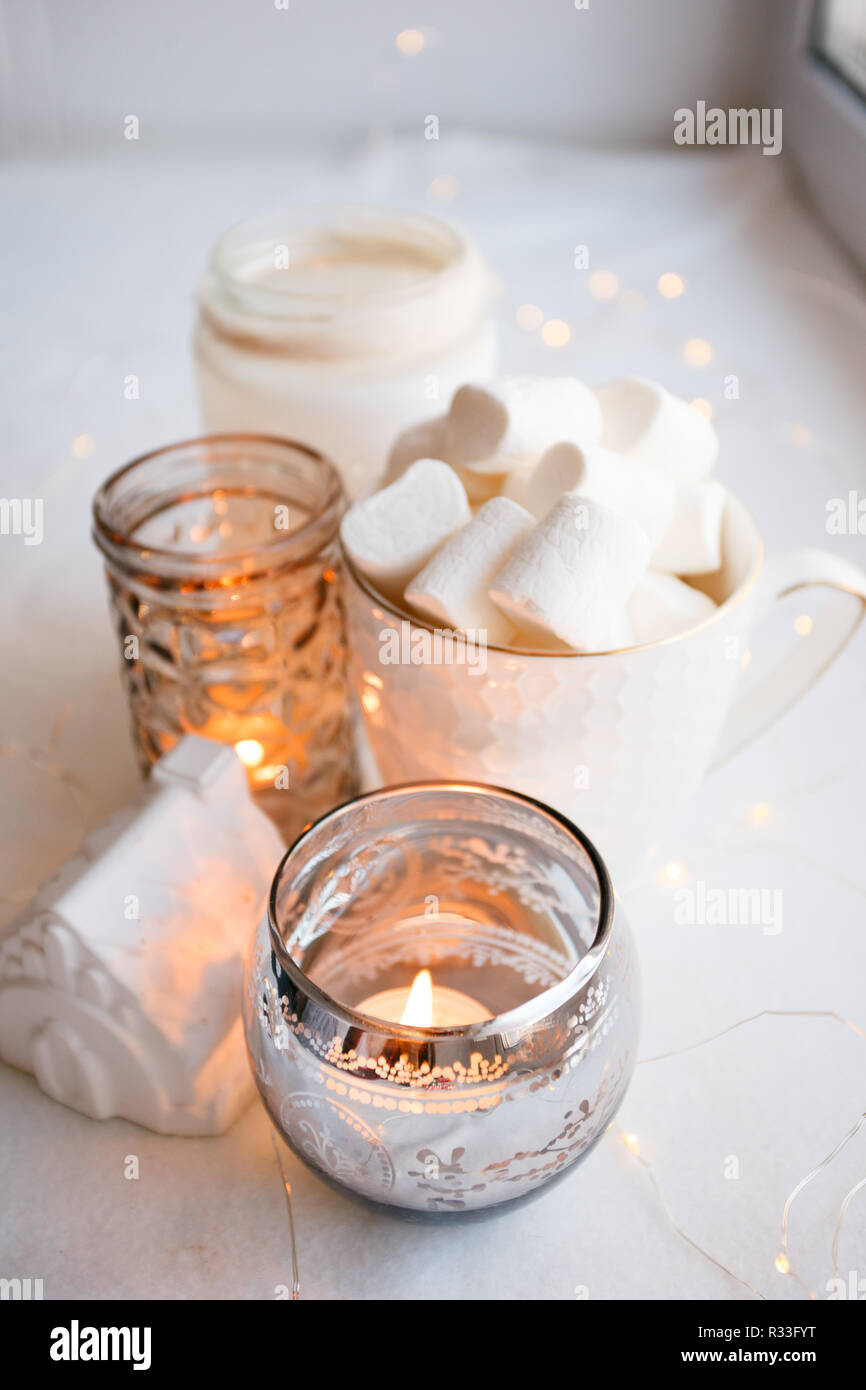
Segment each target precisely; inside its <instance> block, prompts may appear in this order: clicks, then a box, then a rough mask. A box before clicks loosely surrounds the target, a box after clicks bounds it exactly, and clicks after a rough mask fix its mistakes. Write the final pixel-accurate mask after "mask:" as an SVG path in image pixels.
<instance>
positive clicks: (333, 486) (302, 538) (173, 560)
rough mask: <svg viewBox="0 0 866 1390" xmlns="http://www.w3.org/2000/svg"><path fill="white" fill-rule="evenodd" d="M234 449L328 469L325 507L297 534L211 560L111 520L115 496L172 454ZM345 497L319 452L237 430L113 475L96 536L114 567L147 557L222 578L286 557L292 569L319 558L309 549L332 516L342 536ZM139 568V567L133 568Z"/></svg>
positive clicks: (189, 442) (96, 504)
mask: <svg viewBox="0 0 866 1390" xmlns="http://www.w3.org/2000/svg"><path fill="white" fill-rule="evenodd" d="M231 445H238V446H243V445H248V446H249V445H266V446H268V447H269V448H271V449H275V450H278V451H280V450H285V451H289V450H291V452H292V453H294V454H301V455H303V456H304V457H305V458H306V459H308V460H309V461H310V462H311V463H313V464H315V465H316V466H317V467H320V468H321V469H322V474H323V477H324V478H325V479H326V482H327V490H326V493H325V497H324V500H323V502H322V503H321V505H320V506H319V507H317V509H316V511H315V513H314V514H313V515H312V516H310V517H309V518H308V519H307V520H306V521H304V522H303V523H302V524H301V525H300V526H297V527H295V528H294V529H293V530H291V531H286V532H285V533H283V534H275V535H274V536H273V538H269V539H268V540H265V541H260V542H257V543H256V544H255V545H254V546H244V547H242V548H240V549H238V550H221V551H218V552H217V553H215V554H211V555H207V554H202V553H201V552H199V551H194V550H181V549H178V548H177V547H176V546H175V547H172V548H170V549H169V548H166V547H164V546H157V545H149V544H142V542H141V541H140V540H136V539H135V537H134V535H132V534H130V533H129V531H128V530H125V529H122V528H120V529H118V528H117V527H115V526H114V525H113V524H112V521H111V517H110V507H111V505H112V501H113V498H112V492H113V490H116V489H117V487H118V485H119V484H121V483H122V481H123V480H124V479H126V478H128V477H129V475H130V474H131V473H132V472H133V471H134V470H135V469H138V468H141V467H142V466H143V465H145V464H148V463H151V462H153V461H154V460H157V459H161V458H163V459H164V458H167V457H169V456H170V455H172V454H180V453H182V452H184V451H189V452H192V451H196V450H200V451H205V450H207V449H208V448H211V449H213V448H215V447H219V446H231ZM192 495H195V496H204V495H206V494H205V492H202V493H195V494H192ZM344 497H345V494H344V491H343V484H342V481H341V479H340V475H339V473H338V472H337V469H336V468H335V466H334V464H333V463H332V462H331V460H330V459H329V458H327V457H326V456H325V455H324V454H322V453H320V452H319V450H318V449H314V448H313V447H312V446H311V445H309V444H302V443H301V442H300V441H299V440H294V439H286V438H283V437H281V436H280V435H271V434H258V433H256V432H255V431H242V430H238V431H234V430H232V431H226V432H223V433H218V434H202V435H193V436H191V437H190V438H188V439H181V440H177V441H176V442H174V443H171V444H162V445H160V446H159V447H158V448H156V449H148V450H147V451H146V452H145V453H143V454H138V455H136V457H135V458H133V459H130V460H129V462H128V463H124V464H122V465H121V466H120V467H119V468H116V469H115V470H114V472H113V473H110V474H109V476H108V477H107V478H105V479H104V481H103V482H102V483H101V484H100V486H99V487H98V488H97V490H96V493H95V494H94V497H93V503H92V509H91V514H92V521H93V531H92V534H93V540H94V542H95V544H96V546H97V547H98V549H99V550H100V551H101V552H102V553H103V555H105V556H106V558H107V559H108V560H111V561H117V560H118V559H120V558H121V557H129V560H130V561H133V560H134V557H140V556H141V555H142V554H145V553H146V554H147V556H148V558H149V559H153V560H156V561H160V560H162V561H164V562H166V563H167V564H168V565H169V566H170V567H171V568H177V569H182V568H183V567H184V566H190V567H194V568H195V569H197V570H201V571H203V572H204V573H205V574H213V573H217V572H218V571H219V570H220V569H222V568H224V567H225V566H226V565H227V564H229V565H230V564H232V563H233V562H237V561H240V560H243V559H244V558H245V557H248V556H249V555H250V554H251V553H255V554H262V555H263V556H264V557H266V559H270V558H271V557H277V556H283V557H284V558H283V563H284V564H285V563H289V562H290V561H291V559H292V558H293V557H294V556H295V555H296V556H297V558H301V557H303V556H304V555H306V554H307V553H314V550H315V549H318V548H319V547H318V545H316V546H315V547H314V549H313V551H312V552H308V548H307V544H306V543H307V542H308V541H315V540H316V532H317V530H318V529H319V528H320V527H321V525H322V522H323V521H324V520H326V518H327V517H328V515H329V513H331V512H333V514H334V515H333V533H334V534H336V532H337V529H338V525H339V508H340V504H341V502H342V501H343V500H344ZM178 500H181V499H180V498H179V499H178ZM136 567H137V566H136V565H135V564H134V563H133V564H132V568H136Z"/></svg>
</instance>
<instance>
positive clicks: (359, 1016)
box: [267, 778, 614, 1044]
mask: <svg viewBox="0 0 866 1390" xmlns="http://www.w3.org/2000/svg"><path fill="white" fill-rule="evenodd" d="M436 791H451V792H473V793H481V794H482V795H484V796H489V797H493V798H494V799H496V798H499V799H501V798H505V799H507V800H509V801H512V802H518V803H519V804H520V805H522V806H528V807H529V808H530V809H531V810H532V811H534V812H537V813H540V814H541V815H542V816H543V817H544V818H546V819H547V820H548V821H552V822H553V823H554V825H555V826H556V827H558V828H559V829H560V830H564V831H565V832H566V835H567V836H569V837H570V838H571V839H573V840H574V841H575V842H576V843H577V844H578V846H579V847H580V849H582V850H583V852H584V854H585V855H586V857H587V859H588V860H589V863H590V865H591V867H592V870H593V873H594V874H595V879H596V883H597V885H598V891H599V902H598V914H597V922H596V931H595V935H594V937H593V939H592V942H591V943H590V945H589V946H588V947H587V948H586V950H585V951H584V953H583V955H582V956H581V957H580V959H579V960H578V961H576V962H575V964H574V966H573V967H572V969H571V970H569V972H568V974H567V975H564V976H563V978H562V979H561V980H557V982H556V984H553V985H549V986H548V987H547V988H546V989H543V990H540V991H539V993H538V994H533V995H532V996H531V998H529V999H526V1000H524V1002H523V1003H522V1004H518V1005H517V1006H516V1007H515V1008H513V1009H508V1010H506V1012H505V1013H502V1014H495V1015H494V1016H493V1017H492V1018H490V1019H485V1020H484V1022H483V1023H473V1024H464V1025H462V1026H460V1025H452V1026H451V1027H444V1028H443V1027H435V1028H434V1027H433V1026H432V1025H431V1026H430V1027H427V1028H422V1027H418V1026H416V1025H414V1024H408V1023H391V1022H389V1021H388V1020H387V1019H382V1018H377V1017H376V1016H375V1015H374V1014H365V1013H361V1012H360V1011H359V1010H358V1009H354V1008H352V1007H351V1006H350V1005H348V1004H344V1003H343V1002H342V1000H339V999H335V998H334V997H333V995H330V994H328V993H327V991H326V990H324V989H322V988H321V986H320V985H317V984H316V983H315V982H314V981H313V980H311V979H310V977H309V976H308V975H307V973H306V972H305V971H304V969H303V968H302V967H301V966H300V965H299V964H298V962H297V961H296V960H295V959H294V957H293V956H292V955H291V954H290V952H289V951H288V949H287V947H286V943H285V941H284V940H283V937H282V935H281V933H280V928H279V925H278V920H277V894H278V892H279V890H280V888H281V887H282V886H283V882H284V879H285V877H286V871H287V869H288V866H289V860H290V859H291V858H292V856H293V855H294V854H295V853H296V852H297V851H298V850H299V849H300V848H301V847H302V846H303V844H304V842H305V841H306V840H307V839H308V838H309V837H310V836H311V835H312V834H313V833H314V832H315V831H316V830H318V829H320V828H321V827H322V826H324V825H325V824H326V823H327V822H328V821H329V820H331V819H333V818H334V817H338V816H342V815H343V814H344V813H345V812H346V811H347V810H349V808H351V807H355V806H359V805H363V804H365V803H367V804H369V803H371V802H375V801H385V800H388V799H389V798H390V797H392V796H393V795H395V794H399V793H402V792H436ZM267 918H268V932H269V935H270V939H271V946H272V949H273V951H274V954H275V956H276V958H277V960H278V961H279V963H280V966H281V968H282V969H283V970H284V971H285V972H286V974H287V975H288V976H289V977H290V979H291V980H292V982H293V984H294V985H295V986H296V987H299V988H300V989H302V990H303V992H304V994H305V995H306V996H307V997H308V998H309V999H311V1000H312V1001H313V1002H314V1003H315V1004H317V1005H318V1006H319V1008H321V1009H323V1010H324V1011H325V1012H326V1013H327V1014H329V1015H331V1016H334V1017H337V1018H339V1019H340V1021H341V1022H343V1023H345V1024H347V1025H348V1026H349V1027H352V1028H357V1029H358V1030H360V1031H361V1032H364V1033H368V1034H374V1035H377V1036H380V1037H389V1038H395V1039H400V1038H402V1039H405V1041H406V1042H411V1043H415V1044H423V1043H424V1042H429V1041H434V1042H446V1041H448V1040H450V1039H455V1040H460V1041H469V1042H473V1041H478V1042H482V1041H484V1040H486V1039H489V1038H490V1037H491V1036H495V1035H496V1034H500V1033H505V1032H512V1031H515V1030H520V1029H525V1028H526V1027H527V1026H530V1027H531V1026H534V1025H539V1024H541V1023H543V1022H544V1020H545V1019H547V1018H549V1017H550V1015H551V1014H553V1013H555V1012H556V1010H557V1009H559V1008H562V1007H563V1006H564V1005H565V1004H567V1003H568V1002H569V1000H570V999H572V998H573V997H574V996H575V994H577V993H578V992H579V991H580V990H581V989H583V988H584V987H585V986H586V984H587V983H588V982H589V980H590V979H591V978H592V977H593V975H594V974H595V972H596V970H597V969H598V967H599V965H600V964H601V961H602V959H603V958H604V955H605V953H606V951H607V947H608V945H609V942H610V937H611V932H612V930H613V920H614V889H613V884H612V882H611V879H610V874H609V873H608V870H607V866H606V865H605V863H604V860H603V859H602V857H601V855H600V854H599V852H598V850H597V849H596V847H595V845H594V844H593V842H592V841H591V840H590V839H589V837H588V836H586V835H584V833H583V831H582V830H580V829H578V827H577V826H576V825H575V824H574V822H573V821H571V820H569V819H568V817H567V816H564V815H562V813H561V812H560V811H557V810H555V809H554V808H553V807H552V806H547V805H546V804H545V803H544V802H543V801H539V800H538V799H537V798H536V797H533V796H527V795H526V793H524V792H518V791H514V790H512V789H511V788H509V787H499V786H495V785H494V784H492V783H486V782H452V781H448V780H447V779H435V778H434V779H430V780H425V781H419V782H397V783H394V784H392V785H389V786H387V787H378V788H376V790H374V791H370V792H362V793H361V795H360V796H356V797H353V798H352V799H351V800H349V801H344V802H343V803H342V804H341V805H340V806H335V807H333V808H332V809H331V810H330V811H327V812H325V814H324V815H322V816H319V818H318V819H317V820H315V821H312V822H311V823H310V824H309V825H308V826H306V827H305V828H304V830H302V831H301V834H300V835H299V836H298V837H297V839H295V840H294V841H293V843H292V844H291V845H290V846H289V848H288V849H287V850H286V852H285V854H284V855H283V857H282V859H281V860H280V862H279V864H278V865H277V869H276V872H275V873H274V877H273V881H272V883H271V887H270V891H269V893H268V900H267Z"/></svg>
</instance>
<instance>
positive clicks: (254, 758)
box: [235, 738, 265, 767]
mask: <svg viewBox="0 0 866 1390" xmlns="http://www.w3.org/2000/svg"><path fill="white" fill-rule="evenodd" d="M235 752H236V753H237V755H238V757H239V758H240V760H241V762H242V763H243V765H244V767H258V765H259V763H260V762H261V760H262V758H263V757H264V756H265V750H264V748H263V747H262V745H261V744H260V743H259V741H258V739H257V738H242V739H241V740H240V742H239V743H236V744H235Z"/></svg>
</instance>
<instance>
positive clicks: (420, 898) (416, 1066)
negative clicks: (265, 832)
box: [244, 782, 638, 1220]
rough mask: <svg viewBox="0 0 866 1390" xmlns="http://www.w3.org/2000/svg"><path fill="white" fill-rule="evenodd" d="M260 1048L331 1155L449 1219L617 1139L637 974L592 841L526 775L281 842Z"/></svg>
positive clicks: (254, 1052)
mask: <svg viewBox="0 0 866 1390" xmlns="http://www.w3.org/2000/svg"><path fill="white" fill-rule="evenodd" d="M244 1016H245V1027H246V1036H247V1044H248V1047H249V1052H250V1057H251V1062H252V1067H253V1071H254V1075H255V1078H256V1082H257V1085H258V1087H259V1090H260V1092H261V1095H262V1097H263V1099H264V1102H265V1105H266V1106H267V1109H268V1111H269V1112H270V1114H271V1116H272V1118H273V1120H274V1123H275V1124H276V1126H277V1127H278V1129H279V1130H280V1132H281V1133H282V1135H283V1136H284V1138H285V1139H286V1141H287V1142H288V1143H289V1145H290V1146H291V1147H292V1148H293V1149H294V1151H295V1152H296V1153H297V1154H298V1155H299V1156H300V1157H301V1158H302V1159H303V1160H304V1161H305V1162H306V1163H308V1164H309V1165H310V1166H311V1167H312V1168H314V1169H315V1170H317V1171H318V1172H319V1173H320V1174H321V1175H322V1176H324V1177H325V1178H326V1179H327V1180H328V1181H329V1182H331V1183H332V1184H334V1185H335V1186H336V1187H338V1188H340V1189H341V1190H343V1191H345V1192H347V1193H351V1194H353V1195H354V1196H356V1197H359V1198H362V1199H366V1200H367V1201H370V1202H373V1203H376V1204H379V1205H381V1206H383V1207H386V1208H398V1209H402V1210H403V1211H404V1212H406V1213H414V1214H417V1215H421V1214H424V1215H427V1216H437V1217H439V1218H441V1219H443V1220H449V1219H453V1218H454V1217H457V1216H460V1215H461V1214H466V1213H474V1212H480V1211H482V1210H483V1209H486V1208H492V1207H495V1206H498V1205H500V1204H502V1203H505V1202H511V1201H514V1200H516V1199H518V1198H523V1197H527V1196H529V1195H530V1194H532V1193H534V1192H536V1191H537V1190H538V1189H539V1188H541V1187H542V1186H543V1185H544V1184H545V1183H547V1182H550V1181H551V1180H552V1179H553V1178H556V1177H559V1176H561V1175H562V1174H563V1173H565V1172H566V1171H567V1170H568V1169H569V1168H570V1167H571V1166H572V1165H573V1164H574V1163H576V1162H577V1161H578V1160H579V1159H581V1158H583V1157H584V1156H585V1155H586V1154H587V1153H588V1152H589V1150H590V1148H591V1147H592V1146H593V1144H594V1143H595V1142H596V1141H597V1140H598V1139H599V1138H600V1137H601V1135H602V1134H603V1133H604V1131H605V1130H606V1129H607V1127H608V1125H609V1124H610V1122H611V1119H612V1117H613V1115H614V1113H615V1111H616V1109H617V1107H618V1105H619V1103H620V1101H621V1100H622V1097H623V1095H624V1093H625V1089H626V1086H627V1084H628V1081H629V1078H630V1076H631V1073H632V1070H633V1068H634V1064H635V1050H636V1044H637V1033H638V973H637V966H636V960H635V954H634V949H633V945H632V940H631V934H630V932H629V929H628V926H627V923H626V920H625V917H624V915H623V912H622V907H621V904H620V903H618V902H615V899H614V893H613V890H612V888H611V884H610V879H609V877H608V874H607V870H606V869H605V867H604V864H603V863H602V860H601V858H600V856H599V854H598V852H597V851H596V849H595V848H594V846H593V845H592V844H590V842H589V841H588V840H587V839H586V838H585V837H584V836H583V835H582V834H581V832H580V831H579V830H578V829H577V828H576V827H575V826H573V825H572V824H570V822H569V821H567V820H566V819H565V818H564V817H562V816H560V815H558V814H557V813H556V812H554V811H552V810H550V809H549V808H548V807H546V806H543V805H542V804H541V803H540V802H536V801H533V800H531V799H530V798H528V797H525V796H522V795H519V794H517V793H515V792H510V791H505V790H502V789H499V788H496V787H488V786H483V785H471V784H458V783H448V782H429V783H415V784H409V785H405V786H399V787H389V788H386V789H384V790H382V791H377V792H372V793H370V794H369V795H367V796H362V797H359V798H357V799H356V800H354V801H351V802H349V803H348V804H346V805H345V806H342V807H339V808H338V809H337V810H335V811H332V812H330V813H329V814H328V815H326V816H324V817H323V818H322V819H321V820H319V821H317V822H316V823H315V824H314V825H312V826H311V827H309V828H308V829H307V830H306V831H305V832H304V833H303V834H302V835H301V837H300V839H298V840H297V841H296V843H295V844H294V846H293V847H292V848H291V849H290V850H289V852H288V853H287V854H286V856H285V858H284V859H283V861H282V863H281V865H280V867H279V869H278V871H277V874H276V877H275V879H274V883H273V887H272V890H271V897H270V904H269V910H268V915H267V918H266V920H264V921H263V922H262V924H261V926H260V928H259V931H258V933H257V935H256V938H255V940H254V943H253V947H252V950H251V954H250V959H249V963H248V967H247V983H246V991H245V1001H244Z"/></svg>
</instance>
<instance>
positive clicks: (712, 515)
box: [650, 479, 726, 574]
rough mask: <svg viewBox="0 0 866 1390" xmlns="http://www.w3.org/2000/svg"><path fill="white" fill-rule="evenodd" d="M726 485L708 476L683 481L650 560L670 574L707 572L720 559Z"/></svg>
mask: <svg viewBox="0 0 866 1390" xmlns="http://www.w3.org/2000/svg"><path fill="white" fill-rule="evenodd" d="M725 497H726V493H725V489H724V488H723V486H722V484H721V483H717V482H715V480H713V479H710V481H709V482H706V483H684V484H683V485H682V486H681V487H678V488H677V490H676V494H675V497H674V509H673V516H672V517H671V521H670V525H669V526H668V529H667V531H666V532H665V533H664V536H663V537H662V539H661V541H660V542H659V543H658V545H657V546H656V548H655V550H654V551H653V555H652V560H651V561H650V563H651V565H652V567H653V569H656V570H669V571H670V573H671V574H710V573H711V572H712V571H713V570H717V569H718V568H719V566H720V565H721V563H722V514H723V512H724V509H725Z"/></svg>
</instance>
